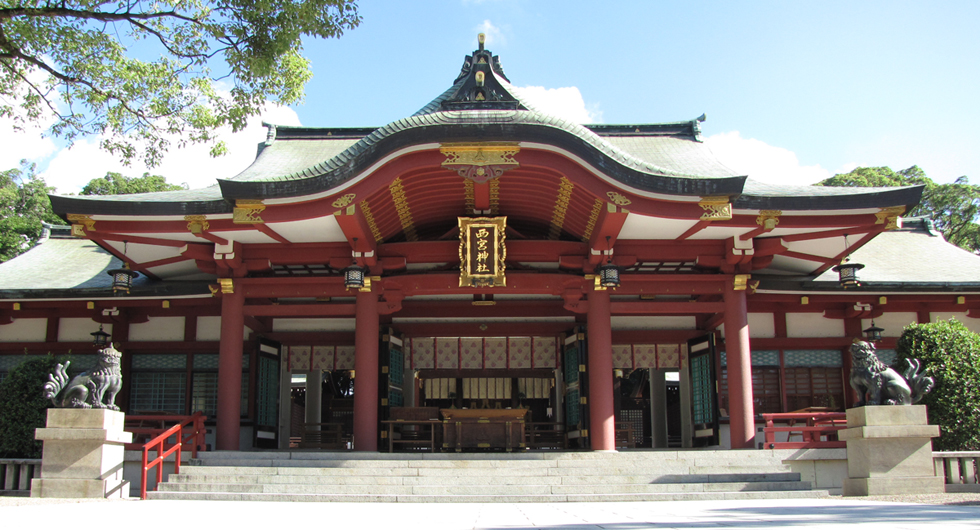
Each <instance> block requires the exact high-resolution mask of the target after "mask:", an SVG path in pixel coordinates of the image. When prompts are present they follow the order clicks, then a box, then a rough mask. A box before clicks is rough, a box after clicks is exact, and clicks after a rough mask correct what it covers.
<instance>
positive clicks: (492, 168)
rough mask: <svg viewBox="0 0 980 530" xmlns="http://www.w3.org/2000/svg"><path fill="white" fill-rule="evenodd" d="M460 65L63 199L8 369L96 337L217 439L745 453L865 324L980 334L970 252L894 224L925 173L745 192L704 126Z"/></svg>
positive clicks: (5, 318) (89, 358)
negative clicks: (438, 89)
mask: <svg viewBox="0 0 980 530" xmlns="http://www.w3.org/2000/svg"><path fill="white" fill-rule="evenodd" d="M453 74H454V72H447V79H446V81H447V82H449V81H451V86H450V87H449V88H448V89H447V90H446V91H445V92H444V93H442V94H440V95H438V96H437V97H436V98H435V99H433V100H432V101H431V102H429V103H425V102H419V103H420V104H424V106H422V108H421V110H419V111H418V112H416V113H415V114H413V115H411V116H408V117H406V118H404V119H400V120H398V121H395V122H393V123H390V124H387V125H385V126H383V127H379V128H375V127H364V128H328V127H282V126H279V127H277V126H275V125H269V126H268V138H267V139H266V141H265V142H264V143H262V144H261V145H260V146H259V148H258V154H257V156H256V158H255V160H254V162H253V163H252V164H251V165H250V166H249V167H248V168H247V169H245V170H244V171H242V172H241V173H240V174H238V175H237V176H235V177H233V178H229V179H224V180H219V181H218V184H217V185H215V186H211V187H208V188H203V189H193V190H181V191H171V192H160V193H146V194H136V195H119V196H57V195H54V196H51V202H52V205H53V208H54V211H55V212H56V213H57V214H58V215H60V216H61V217H62V218H63V219H65V220H66V221H67V222H68V224H69V225H70V227H67V226H66V227H52V228H51V229H50V233H49V234H48V236H47V237H46V238H45V239H44V241H43V242H42V243H41V244H39V245H38V246H37V247H35V248H34V249H32V250H30V251H28V252H27V253H25V254H23V255H21V256H19V257H17V258H15V259H13V260H10V261H8V262H6V263H3V264H0V374H5V373H6V371H7V370H9V369H10V368H11V367H12V366H15V365H16V364H17V363H18V362H20V361H21V360H23V359H24V357H25V355H41V354H47V353H49V352H50V353H53V354H56V355H70V356H71V358H72V359H73V360H74V362H73V364H74V365H76V367H84V366H85V365H86V364H87V363H88V364H91V363H92V362H94V358H95V351H96V349H95V347H94V346H93V344H92V335H93V334H96V333H98V332H99V331H100V330H101V331H102V332H103V333H106V334H109V335H111V338H110V340H111V342H112V343H114V344H115V345H116V346H117V348H118V349H119V350H121V351H122V352H123V366H122V370H123V374H124V378H125V386H124V389H123V391H122V393H121V394H120V396H119V398H118V399H117V404H118V405H120V406H121V407H122V409H123V410H124V411H126V412H128V413H131V414H149V413H158V412H166V413H170V414H185V415H186V414H191V413H193V412H196V411H203V412H204V413H205V414H207V416H208V417H209V425H210V426H211V430H212V431H213V433H212V435H209V444H211V446H212V448H213V449H219V450H239V449H249V448H279V449H286V448H289V447H290V444H291V443H292V444H294V445H295V444H296V443H302V435H303V434H304V430H305V429H307V428H308V426H309V425H317V426H318V427H316V429H317V430H319V429H321V428H322V429H325V430H329V428H335V429H336V433H337V435H338V437H339V439H340V440H342V441H343V446H342V448H346V447H347V446H348V444H349V446H350V448H351V449H352V450H354V451H387V450H389V448H390V447H392V446H393V445H395V443H394V442H395V441H394V440H393V438H395V436H396V435H395V434H392V433H393V432H394V431H392V430H391V429H389V428H388V425H390V423H391V422H390V421H389V420H390V419H391V418H393V417H394V416H393V414H392V413H393V410H395V409H420V408H424V409H427V410H435V409H440V410H442V411H443V414H448V415H459V414H463V415H465V414H467V412H466V411H481V412H478V413H475V414H476V415H479V416H480V417H483V416H488V417H489V416H494V417H506V418H510V420H508V421H512V422H520V423H522V425H523V424H526V429H522V430H521V432H520V439H513V438H512V434H511V432H510V431H507V434H506V436H507V439H506V441H503V439H502V438H499V439H498V438H494V439H493V440H492V441H489V442H488V441H481V442H479V443H476V442H474V444H473V445H465V444H466V443H469V441H468V440H465V439H463V438H465V437H463V438H457V439H456V443H457V445H455V448H456V449H460V448H462V449H466V450H471V449H472V450H480V449H500V448H504V447H503V445H501V444H505V445H506V449H508V450H527V449H529V448H530V449H533V448H535V447H537V445H536V444H535V442H534V439H532V434H531V433H532V432H548V433H551V434H552V435H554V434H556V433H557V435H558V436H557V438H555V437H554V436H552V441H551V445H552V446H551V447H550V448H552V449H580V450H582V449H589V450H601V451H611V450H616V449H617V447H618V448H622V447H631V448H643V447H647V448H661V447H669V446H675V447H697V446H722V447H730V448H750V447H757V441H756V423H757V419H758V415H759V414H761V413H764V412H790V411H795V410H800V409H805V408H813V407H821V408H823V409H825V410H843V409H844V408H845V407H846V406H847V405H849V404H852V403H853V402H854V401H855V396H854V395H853V392H852V391H851V390H850V389H849V388H848V386H847V374H848V373H849V370H850V368H849V363H850V360H849V358H848V354H847V351H848V349H849V346H850V344H851V343H852V340H853V339H855V338H859V337H863V336H864V334H865V330H871V331H872V332H873V331H874V329H875V328H878V329H879V330H881V331H882V332H883V335H884V336H883V337H882V338H881V339H880V340H879V341H877V345H878V350H879V354H880V355H881V357H882V358H883V360H885V361H886V362H888V361H889V360H890V359H893V358H894V348H895V342H896V339H897V337H898V336H899V335H900V334H901V331H902V328H903V327H904V326H905V325H907V324H909V323H914V322H930V321H936V320H938V319H946V318H951V317H955V318H957V319H958V320H960V321H962V322H964V323H965V324H966V325H967V326H969V327H970V328H971V329H974V330H980V323H978V321H977V318H980V257H978V256H976V255H973V254H971V253H969V252H967V251H964V250H961V249H959V248H957V247H955V246H953V245H950V244H948V243H947V242H946V241H944V239H943V238H942V236H941V235H939V234H938V233H937V232H936V231H935V230H934V229H933V228H932V226H931V224H930V222H929V221H928V220H925V219H903V218H902V215H903V214H905V213H906V212H907V211H909V210H910V209H911V208H912V207H914V206H915V205H916V204H917V203H918V202H919V200H920V197H921V194H922V187H907V188H832V187H815V186H779V185H773V184H765V183H762V182H758V181H755V180H753V179H752V175H743V174H739V173H738V172H735V171H733V170H731V169H729V168H727V167H725V166H724V165H723V164H722V163H720V162H719V161H718V160H717V159H716V158H715V157H714V155H713V154H712V153H711V151H710V150H709V149H708V147H707V146H706V145H705V144H704V143H703V141H702V138H701V131H700V122H701V121H703V116H702V117H701V118H697V119H692V120H688V121H680V122H675V123H660V124H628V125H579V124H576V123H572V122H569V121H567V120H564V119H561V118H557V117H554V116H549V115H547V114H544V113H542V112H539V111H537V110H535V108H534V106H533V104H531V103H529V102H528V100H527V99H526V98H525V97H524V96H522V93H521V90H520V89H519V88H518V87H515V86H514V85H512V84H511V82H510V80H509V79H508V78H507V76H506V75H505V74H504V71H503V69H502V67H501V63H500V60H499V59H498V57H497V56H495V55H493V54H492V53H491V52H490V51H488V50H486V49H484V46H483V44H482V39H481V44H480V47H479V49H478V50H476V51H474V52H473V53H472V54H471V55H468V56H466V58H465V61H464V63H463V67H462V70H461V71H460V72H459V74H458V75H457V76H456V77H455V80H454V81H452V75H453ZM846 259H850V261H849V262H846V263H845V260H846ZM842 263H844V264H843V265H842ZM860 266H863V268H861V267H860ZM489 410H492V411H494V412H492V413H491V412H488V411H489ZM450 411H451V412H450ZM469 414H471V415H472V414H474V413H472V412H470V413H469ZM432 419H438V418H432ZM386 422H388V423H386ZM328 426H333V427H329V428H328ZM331 432H333V431H331ZM402 434H404V433H402ZM399 436H400V435H399ZM458 436H463V435H462V434H459V435H458ZM514 436H516V435H514ZM399 439H401V438H399ZM436 445H437V447H433V448H431V449H433V450H439V449H450V450H452V449H453V447H454V446H453V445H451V444H450V443H449V442H448V441H443V443H442V444H436ZM396 449H397V447H396Z"/></svg>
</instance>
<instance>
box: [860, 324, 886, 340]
mask: <svg viewBox="0 0 980 530" xmlns="http://www.w3.org/2000/svg"><path fill="white" fill-rule="evenodd" d="M882 331H885V330H884V329H882V328H879V327H878V326H876V325H875V321H874V320H872V321H871V327H870V328H868V329H866V330H864V336H865V338H867V339H868V342H878V341H880V340H881V332H882Z"/></svg>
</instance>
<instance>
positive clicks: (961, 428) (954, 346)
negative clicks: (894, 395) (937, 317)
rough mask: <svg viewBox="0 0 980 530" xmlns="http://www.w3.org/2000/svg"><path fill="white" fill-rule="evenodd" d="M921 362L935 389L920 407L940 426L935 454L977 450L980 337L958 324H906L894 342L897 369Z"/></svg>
mask: <svg viewBox="0 0 980 530" xmlns="http://www.w3.org/2000/svg"><path fill="white" fill-rule="evenodd" d="M904 359H920V360H922V364H923V366H924V367H925V369H926V373H927V374H928V375H929V376H931V377H933V378H934V379H935V380H936V387H935V388H934V389H933V390H932V392H930V393H929V394H927V395H926V397H925V399H923V400H922V401H921V402H920V403H921V404H923V405H926V406H927V407H928V408H929V423H932V424H934V425H939V430H940V437H939V438H937V439H934V440H933V448H934V449H935V450H937V451H977V450H980V335H978V334H976V333H973V332H971V331H970V330H968V329H967V328H966V326H964V325H963V324H962V323H960V322H957V321H956V320H948V321H939V322H934V323H930V324H910V325H909V326H906V328H905V330H904V331H903V332H902V336H901V338H899V339H898V361H899V362H898V366H899V367H904V366H905V362H904Z"/></svg>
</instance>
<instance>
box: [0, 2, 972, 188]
mask: <svg viewBox="0 0 980 530" xmlns="http://www.w3.org/2000/svg"><path fill="white" fill-rule="evenodd" d="M360 11H361V14H362V16H363V18H364V20H363V23H362V25H361V26H360V27H358V28H357V29H355V30H353V31H350V32H348V33H347V34H346V35H344V36H343V37H342V38H341V39H339V40H336V39H335V40H324V41H308V42H307V43H306V44H305V51H306V55H307V56H308V57H309V58H310V59H311V60H312V62H313V69H314V79H313V81H312V82H311V83H310V84H309V85H308V86H307V97H306V101H305V102H304V103H303V104H301V105H297V106H295V107H293V108H292V109H273V110H271V111H270V113H269V115H268V116H267V117H266V118H267V119H268V120H270V121H275V122H278V123H283V124H302V125H311V126H335V127H344V126H380V125H383V124H385V123H388V122H391V121H394V120H396V119H399V118H401V117H404V116H407V115H409V114H411V113H413V112H415V111H416V110H418V109H419V108H421V107H422V106H423V105H425V104H426V103H427V102H428V101H430V100H432V99H433V98H434V97H436V96H437V95H438V94H440V93H441V92H442V91H444V90H445V89H446V88H448V87H449V86H450V84H451V83H452V81H453V79H454V78H455V76H456V74H457V73H458V71H459V67H460V65H461V64H462V61H463V57H464V56H465V55H466V54H468V53H470V52H471V51H472V50H473V49H474V48H475V47H476V34H477V33H478V32H480V31H485V32H486V33H488V43H487V48H489V49H490V50H492V51H493V52H494V53H496V54H498V55H499V56H500V58H501V61H502V63H503V67H504V70H505V72H506V73H507V75H508V77H509V78H510V80H511V82H512V83H514V84H515V85H517V86H522V87H526V86H533V87H543V88H542V89H540V90H539V93H540V94H543V95H544V98H545V102H546V103H551V104H553V105H557V107H556V108H559V109H560V110H555V112H566V113H568V115H569V116H574V117H576V119H579V121H593V122H601V123H655V122H669V121H680V120H689V119H692V118H695V117H696V116H699V115H700V114H702V113H706V114H707V117H708V120H707V122H705V123H704V124H703V130H704V133H705V136H706V138H707V142H708V143H709V145H710V146H711V147H712V149H713V150H715V152H716V154H718V156H719V157H720V158H722V160H723V161H725V162H726V163H728V164H729V165H730V166H732V167H733V168H735V169H738V170H740V171H744V172H746V173H749V174H750V176H753V177H756V178H760V179H763V180H770V181H775V182H786V183H810V182H813V181H815V180H819V178H825V177H827V176H831V175H833V174H834V173H836V172H840V171H847V170H849V169H851V168H853V167H855V166H858V165H861V166H869V165H887V166H891V167H892V168H893V169H896V170H897V169H902V168H905V167H908V166H911V165H913V164H918V165H919V166H920V167H922V168H923V169H924V170H925V171H926V173H927V174H928V175H929V176H930V177H932V178H933V179H934V180H936V181H939V182H951V181H952V180H954V179H956V178H957V177H959V176H961V175H968V176H970V177H972V179H973V181H974V182H980V150H978V149H977V146H978V144H980V133H978V131H977V126H976V124H977V123H978V122H980V103H978V101H977V97H978V94H980V90H978V89H980V86H978V85H980V82H978V81H980V79H978V76H980V32H978V31H977V30H976V24H977V22H978V21H980V2H975V1H964V2H952V1H951V2H936V3H932V2H931V3H926V2H900V1H889V2H834V1H824V2H738V3H736V2H698V3H693V2H653V1H619V2H608V3H598V2H578V1H571V0H566V1H563V2H550V1H534V2H532V1H522V0H482V1H480V0H452V1H450V0H447V1H431V0H430V1H425V2H402V1H368V0H362V1H361V2H360ZM546 89H551V91H547V90H546ZM554 89H563V90H554ZM0 135H2V134H0ZM263 136H264V133H263V132H262V130H261V129H260V127H258V124H256V127H254V128H253V130H252V131H249V132H248V133H247V134H244V135H242V137H241V138H240V139H232V141H231V142H230V144H231V145H232V147H233V149H232V153H231V154H230V156H227V157H224V158H223V159H220V160H218V161H209V160H205V159H203V158H200V157H201V154H200V153H199V152H197V151H194V150H191V151H187V152H182V153H175V154H174V156H172V157H170V161H168V162H166V163H165V164H164V165H163V166H162V167H161V168H159V169H157V170H155V171H154V172H156V173H160V174H163V175H164V176H167V177H168V180H170V181H172V182H178V183H179V182H188V183H189V184H190V185H191V187H200V186H203V185H207V184H208V183H209V182H213V179H214V178H215V177H219V178H228V177H231V176H233V175H234V174H235V173H237V172H238V171H239V170H241V169H242V168H244V167H245V166H247V165H248V163H249V162H250V161H251V159H252V157H254V153H255V147H254V146H255V143H256V142H257V141H259V140H260V139H261V138H263ZM17 141H18V142H24V147H23V148H22V149H20V150H19V151H18V153H20V154H18V157H19V156H28V155H29V156H31V157H32V159H33V160H35V161H37V162H38V163H39V166H40V168H41V170H42V172H43V173H42V174H43V176H44V177H45V179H46V180H47V181H48V182H49V183H51V184H55V185H57V186H58V189H59V191H61V192H70V191H73V189H72V188H73V187H75V188H77V187H80V186H82V185H84V184H85V183H86V182H87V181H88V180H89V179H91V178H95V177H98V176H101V175H102V174H104V173H105V171H107V170H116V171H122V172H124V173H126V174H132V175H138V174H140V173H142V171H143V170H144V168H135V167H134V168H130V169H126V168H121V167H120V166H119V165H118V164H116V163H115V162H114V161H113V160H112V159H111V157H106V156H104V155H100V154H98V152H97V150H95V149H94V147H93V145H94V139H93V140H92V144H87V143H85V142H83V143H81V144H79V145H77V146H76V147H75V148H74V149H73V150H72V151H71V152H68V151H63V150H61V148H60V146H58V144H56V143H54V144H46V145H47V147H46V148H45V147H43V146H44V145H45V144H44V142H45V141H44V140H40V139H33V138H32V137H31V136H30V135H24V136H22V137H19V138H18V139H17ZM8 145H9V144H8ZM202 152H203V151H202ZM15 165H16V163H15V162H14V163H11V162H10V156H9V154H8V156H7V158H3V155H0V166H2V167H14V166H15Z"/></svg>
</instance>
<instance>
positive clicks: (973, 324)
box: [0, 312, 980, 333]
mask: <svg viewBox="0 0 980 530" xmlns="http://www.w3.org/2000/svg"><path fill="white" fill-rule="evenodd" d="M929 317H930V318H931V319H932V322H939V321H940V320H949V319H951V318H955V319H956V320H957V321H959V322H961V323H962V324H963V325H964V326H966V327H967V329H969V330H970V331H972V332H974V333H980V318H970V317H968V316H966V313H965V312H964V313H941V312H935V313H932V314H931V315H929ZM882 327H884V326H882ZM0 329H2V328H0Z"/></svg>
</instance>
